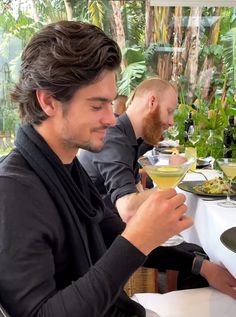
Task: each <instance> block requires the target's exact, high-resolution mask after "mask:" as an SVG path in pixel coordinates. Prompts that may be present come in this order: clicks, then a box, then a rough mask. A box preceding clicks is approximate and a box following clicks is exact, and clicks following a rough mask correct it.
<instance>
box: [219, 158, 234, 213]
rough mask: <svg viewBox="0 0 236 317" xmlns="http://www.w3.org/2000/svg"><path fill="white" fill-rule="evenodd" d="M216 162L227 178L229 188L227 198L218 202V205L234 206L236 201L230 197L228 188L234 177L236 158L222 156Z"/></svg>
mask: <svg viewBox="0 0 236 317" xmlns="http://www.w3.org/2000/svg"><path fill="white" fill-rule="evenodd" d="M217 163H218V164H219V166H220V168H221V170H222V171H223V173H224V174H225V175H226V176H227V178H228V179H229V190H228V193H227V198H226V200H225V201H223V202H219V203H218V205H219V206H222V207H227V208H236V202H235V201H232V200H231V199H230V189H231V183H232V180H233V179H234V178H235V177H236V159H235V158H223V159H218V160H217Z"/></svg>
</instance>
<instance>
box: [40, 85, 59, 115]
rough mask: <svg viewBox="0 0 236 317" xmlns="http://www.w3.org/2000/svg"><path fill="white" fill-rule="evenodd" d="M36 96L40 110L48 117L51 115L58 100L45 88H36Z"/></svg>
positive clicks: (55, 108)
mask: <svg viewBox="0 0 236 317" xmlns="http://www.w3.org/2000/svg"><path fill="white" fill-rule="evenodd" d="M36 96H37V99H38V102H39V104H40V106H41V108H42V110H43V111H44V112H45V113H46V114H47V115H48V116H49V117H52V116H53V115H54V114H55V112H56V110H57V103H58V101H57V100H56V99H55V98H53V97H52V96H51V95H50V94H49V92H48V91H47V90H41V89H40V90H39V89H38V90H36Z"/></svg>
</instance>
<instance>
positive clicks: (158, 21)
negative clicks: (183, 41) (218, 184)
mask: <svg viewBox="0 0 236 317" xmlns="http://www.w3.org/2000/svg"><path fill="white" fill-rule="evenodd" d="M169 17H170V8H169V7H155V8H154V24H155V32H154V40H155V42H157V43H159V44H162V46H163V48H164V46H165V44H169V42H170V32H169V25H170V23H169ZM168 46H169V45H168ZM156 72H157V74H158V76H159V77H160V78H162V79H165V80H169V79H170V77H171V73H172V56H171V52H162V51H161V46H160V47H159V51H158V52H157V70H156Z"/></svg>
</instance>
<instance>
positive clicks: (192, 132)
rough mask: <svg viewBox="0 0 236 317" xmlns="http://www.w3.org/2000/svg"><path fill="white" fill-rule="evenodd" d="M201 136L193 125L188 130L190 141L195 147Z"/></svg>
mask: <svg viewBox="0 0 236 317" xmlns="http://www.w3.org/2000/svg"><path fill="white" fill-rule="evenodd" d="M200 138H201V136H200V133H199V131H197V130H196V128H195V127H194V126H193V125H191V126H190V127H189V130H188V139H189V141H190V142H191V143H192V144H193V146H194V145H195V144H196V143H197V142H198V141H199V140H200Z"/></svg>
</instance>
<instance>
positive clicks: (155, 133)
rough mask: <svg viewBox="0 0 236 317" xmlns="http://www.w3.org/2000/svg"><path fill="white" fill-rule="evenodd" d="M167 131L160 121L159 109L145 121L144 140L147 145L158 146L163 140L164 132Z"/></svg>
mask: <svg viewBox="0 0 236 317" xmlns="http://www.w3.org/2000/svg"><path fill="white" fill-rule="evenodd" d="M164 129H165V127H164V125H163V124H162V122H161V119H160V111H159V107H157V109H156V110H155V112H153V113H150V114H148V115H147V116H146V117H145V118H144V119H143V139H144V141H145V142H146V143H148V144H151V145H157V144H158V142H159V141H160V140H161V139H162V132H163V130H164Z"/></svg>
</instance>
